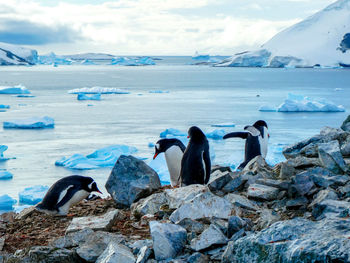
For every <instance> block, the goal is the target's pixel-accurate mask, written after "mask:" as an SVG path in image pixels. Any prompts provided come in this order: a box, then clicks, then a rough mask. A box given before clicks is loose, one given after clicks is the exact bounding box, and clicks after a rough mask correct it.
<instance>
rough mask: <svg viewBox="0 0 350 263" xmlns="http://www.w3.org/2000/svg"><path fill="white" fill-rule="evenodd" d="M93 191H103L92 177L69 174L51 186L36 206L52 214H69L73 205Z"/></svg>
mask: <svg viewBox="0 0 350 263" xmlns="http://www.w3.org/2000/svg"><path fill="white" fill-rule="evenodd" d="M91 192H99V193H101V191H100V190H98V188H97V185H96V182H95V181H94V180H93V179H92V178H91V177H85V176H80V175H71V176H67V177H64V178H62V179H60V180H58V181H57V182H56V183H54V184H53V185H52V186H51V187H50V189H49V190H48V191H47V193H46V195H45V197H44V199H43V200H42V201H41V202H40V203H39V204H37V205H36V208H37V209H38V210H42V211H45V212H48V213H51V214H58V215H67V213H68V211H69V208H70V207H71V206H72V205H74V204H76V203H78V202H80V201H81V200H83V199H85V198H87V197H88V196H89V194H90V193H91Z"/></svg>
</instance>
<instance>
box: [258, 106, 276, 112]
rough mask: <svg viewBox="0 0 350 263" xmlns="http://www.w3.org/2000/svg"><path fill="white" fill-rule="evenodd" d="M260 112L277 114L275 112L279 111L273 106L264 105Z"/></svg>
mask: <svg viewBox="0 0 350 263" xmlns="http://www.w3.org/2000/svg"><path fill="white" fill-rule="evenodd" d="M259 111H266V112H275V111H277V109H276V108H275V107H273V106H269V105H263V106H261V107H260V108H259Z"/></svg>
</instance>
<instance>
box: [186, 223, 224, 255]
mask: <svg viewBox="0 0 350 263" xmlns="http://www.w3.org/2000/svg"><path fill="white" fill-rule="evenodd" d="M227 241H228V240H227V238H226V237H225V235H224V234H223V233H222V232H221V230H220V228H219V227H218V226H216V225H215V224H211V225H210V226H209V228H207V229H206V230H204V231H203V233H202V234H201V235H200V236H199V237H197V238H194V239H192V240H191V249H193V250H195V251H201V250H203V249H207V248H209V247H211V246H213V245H224V244H226V243H227Z"/></svg>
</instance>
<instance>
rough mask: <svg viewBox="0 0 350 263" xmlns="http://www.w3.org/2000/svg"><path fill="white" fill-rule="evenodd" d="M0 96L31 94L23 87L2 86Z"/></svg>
mask: <svg viewBox="0 0 350 263" xmlns="http://www.w3.org/2000/svg"><path fill="white" fill-rule="evenodd" d="M0 94H30V91H29V90H28V89H27V88H26V87H24V86H23V85H16V86H0Z"/></svg>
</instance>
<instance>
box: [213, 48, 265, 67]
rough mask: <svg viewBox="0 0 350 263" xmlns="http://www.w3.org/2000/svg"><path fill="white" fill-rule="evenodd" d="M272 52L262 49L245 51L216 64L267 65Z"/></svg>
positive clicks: (229, 65) (230, 65)
mask: <svg viewBox="0 0 350 263" xmlns="http://www.w3.org/2000/svg"><path fill="white" fill-rule="evenodd" d="M270 56H271V52H269V51H268V50H266V49H261V50H257V51H253V52H243V53H239V54H236V55H234V56H233V57H231V58H229V59H225V60H223V61H222V62H221V63H219V64H216V65H215V66H221V67H266V66H267V65H268V62H269V58H270Z"/></svg>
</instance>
